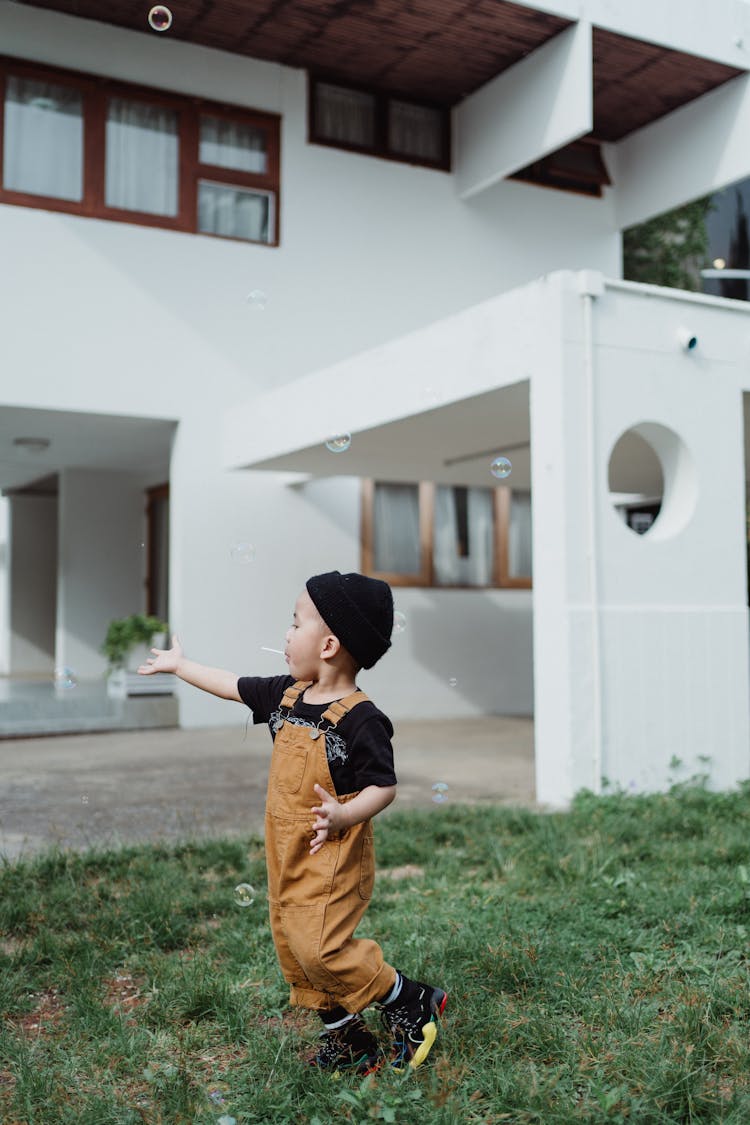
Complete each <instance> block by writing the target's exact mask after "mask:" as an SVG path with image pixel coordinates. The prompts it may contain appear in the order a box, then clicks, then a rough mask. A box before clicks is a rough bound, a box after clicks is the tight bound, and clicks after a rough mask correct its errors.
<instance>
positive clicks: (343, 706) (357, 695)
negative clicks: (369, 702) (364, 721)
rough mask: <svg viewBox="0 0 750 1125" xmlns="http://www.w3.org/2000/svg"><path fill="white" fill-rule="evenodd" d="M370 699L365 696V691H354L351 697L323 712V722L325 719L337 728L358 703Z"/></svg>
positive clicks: (340, 700)
mask: <svg viewBox="0 0 750 1125" xmlns="http://www.w3.org/2000/svg"><path fill="white" fill-rule="evenodd" d="M368 698H369V697H368V696H367V695H365V693H364V692H363V691H354V692H352V694H351V695H346V696H344V698H343V699H337V700H336V702H335V703H332V704H331V706H330V707H329V708H328V710H327V711H324V712H323V714H322V715H321V722H322V721H323V719H325V720H326V722H327V723H330V724H331V726H332V727H335V726H336V724H337V723H339V722H341V720H342V719H343V718H344V717H345V716H346V715H348V714H349V712H350V711H351V709H352V708H353V707H356V706H357V704H358V703H364V702H365V700H366V699H368Z"/></svg>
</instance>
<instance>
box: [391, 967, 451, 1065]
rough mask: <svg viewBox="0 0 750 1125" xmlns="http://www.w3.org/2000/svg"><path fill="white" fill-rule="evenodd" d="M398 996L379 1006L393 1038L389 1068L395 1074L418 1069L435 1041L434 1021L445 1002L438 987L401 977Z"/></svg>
mask: <svg viewBox="0 0 750 1125" xmlns="http://www.w3.org/2000/svg"><path fill="white" fill-rule="evenodd" d="M403 981H404V983H403V987H402V989H401V994H400V995H399V996H398V997H397V998H396V999H395V1000H394V1001H393V1002H392V1003H391V1004H384V1005H383V1021H384V1023H385V1026H386V1027H387V1028H388V1030H389V1031H390V1033H391V1035H392V1036H393V1053H392V1056H391V1066H392V1067H393V1069H394V1070H395V1071H396V1072H397V1073H401V1071H404V1070H406V1068H407V1066H410V1067H411V1068H412V1069H416V1068H417V1067H418V1066H421V1065H422V1063H423V1062H424V1060H425V1059H426V1058H427V1056H428V1055H429V1053H430V1051H431V1050H432V1045H433V1043H434V1042H435V1040H436V1039H437V1033H438V1019H439V1018H440V1016H442V1014H443V1012H444V1011H445V1005H446V1002H447V1000H448V995H447V993H445V992H443V990H442V988H432V987H431V986H430V985H429V984H420V983H419V981H415V980H407V978H406V977H404V978H403Z"/></svg>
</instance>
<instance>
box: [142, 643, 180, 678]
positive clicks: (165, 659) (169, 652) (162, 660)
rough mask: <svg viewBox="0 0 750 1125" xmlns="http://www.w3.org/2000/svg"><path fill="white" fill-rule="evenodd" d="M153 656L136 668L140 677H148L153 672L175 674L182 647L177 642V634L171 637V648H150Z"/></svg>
mask: <svg viewBox="0 0 750 1125" xmlns="http://www.w3.org/2000/svg"><path fill="white" fill-rule="evenodd" d="M151 651H152V653H153V654H154V655H153V656H150V657H149V658H148V659H147V661H146V663H145V664H141V666H140V667H139V668H138V674H139V675H140V676H150V675H151V674H152V673H153V672H176V671H177V668H178V665H179V663H180V661H181V660H182V645H181V644H180V642H179V639H178V637H177V634H176V633H175V634H174V636H173V637H172V647H171V648H152V649H151Z"/></svg>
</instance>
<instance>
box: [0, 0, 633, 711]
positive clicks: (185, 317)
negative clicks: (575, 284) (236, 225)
mask: <svg viewBox="0 0 750 1125" xmlns="http://www.w3.org/2000/svg"><path fill="white" fill-rule="evenodd" d="M0 38H2V41H3V51H4V52H5V53H7V54H11V55H16V56H19V57H25V58H36V59H40V60H43V61H45V62H47V63H55V64H58V65H61V66H69V67H73V68H77V69H80V70H83V71H86V70H89V71H92V72H96V73H107V74H111V75H112V76H115V77H119V78H121V79H124V80H134V81H137V82H140V83H143V84H146V85H154V86H158V87H163V88H166V89H171V90H175V91H182V92H185V93H193V94H200V95H203V96H206V97H214V98H217V99H220V100H223V101H228V102H235V103H237V104H240V105H249V106H253V107H256V108H258V109H263V110H271V111H276V112H281V113H282V114H283V123H282V184H281V199H282V212H281V246H280V247H279V248H277V249H274V248H269V247H263V246H250V245H243V244H241V243H237V242H231V241H223V240H220V239H215V238H208V237H203V236H194V235H184V234H177V233H173V232H168V231H160V230H154V229H146V228H140V227H137V226H132V225H128V224H118V223H109V222H104V221H98V220H88V219H84V218H80V217H75V216H67V215H63V214H59V213H58V214H55V213H51V212H45V211H41V210H30V209H29V210H25V209H22V208H14V207H9V206H4V207H0V241H1V242H2V245H3V248H4V253H5V256H6V258H7V260H9V261H12V262H13V269H12V270H6V271H4V272H3V273H2V275H0V330H1V331H2V338H3V345H4V357H5V358H4V383H3V389H2V401H3V403H5V404H7V405H24V406H31V407H34V406H39V407H53V408H55V407H57V408H60V409H67V410H82V411H93V412H97V411H98V412H103V413H122V414H134V415H139V416H156V417H164V418H174V419H176V420H178V421H179V433H178V437H177V440H176V444H175V449H174V454H173V459H172V474H171V489H172V492H171V504H172V515H171V521H172V543H173V563H172V575H171V580H172V593H171V602H172V605H171V608H170V617H171V620H172V624H173V625H174V626H175V627H176V628H178V629H179V630H180V631H181V633H182V634H183V635H184V640H185V643H186V644H187V646H188V648H189V651H191V653H192V654H193V655H195V656H197V657H198V658H199V659H203V660H208V661H210V662H216V663H220V664H222V663H223V664H225V665H227V666H229V667H236V668H237V670H238V671H240V672H241V671H246V670H248V671H252V670H254V669H257V670H259V671H266V670H267V671H268V672H272V671H274V670H275V666H274V665H273V664H272V659H273V658H271V657H269V656H268V655H264V654H260V655H261V656H262V659H263V661H264V663H263V664H262V665H260V666H259V667H258V665H257V664H256V660H255V657H256V656H258V655H259V646H260V645H261V644H269V645H272V646H273V645H274V644H276V645H277V647H280V646H278V644H277V642H278V640H279V638H280V637H283V631H284V629H285V627H286V622H287V621H288V617H289V613H290V608H291V605H292V604H293V601H294V598H295V596H296V592H297V591H298V589H299V588H300V587H301V585H302V583H303V582H304V579H305V578H306V577H308V576H309V575H310V574H311V573H315V572H317V571H321V570H326V569H332V568H337V569H340V570H349V569H355V568H357V567H358V566H359V526H358V519H357V518H356V516H355V518H354V519H353V521H352V522H351V523H350V524H348V525H345V524H344V522H343V521H341V520H339V521H338V522H336V521H335V520H334V521H332V520H331V519H329V518H328V517H325V516H323V517H321V515H320V511H319V509H320V508H321V507H323V506H324V505H323V504H322V502H321V504H320V505H318V506H317V508H316V506H315V505H313V504H311V503H309V502H308V501H307V500H306V499H305V498H304V496H303V495H302V494H300V493H296V492H295V491H294V490H292V489H289V488H288V487H287V485H286V484H285V483H284V478H282V477H276V476H269V475H268V474H264V475H259V474H258V475H255V474H249V473H237V474H231V473H227V472H225V471H223V470H222V469H221V467H220V466H221V449H220V443H219V429H220V425H221V419H222V417H223V415H224V413H225V411H226V410H227V409H231V408H232V405H233V404H235V403H238V404H239V403H244V402H252V399H253V397H254V396H255V395H256V394H257V393H258V392H259V391H260V390H262V389H264V388H266V387H268V386H271V385H278V384H280V383H285V382H289V381H290V380H292V379H293V378H295V377H297V376H299V375H301V374H303V373H305V372H307V371H310V370H312V369H315V368H318V367H320V366H323V365H325V364H327V363H330V362H333V361H335V360H338V359H341V358H343V357H345V356H347V355H350V354H352V353H354V352H358V351H361V350H364V349H366V348H369V347H371V346H373V345H376V344H379V343H381V342H384V341H387V340H389V339H391V338H393V337H395V336H398V335H400V334H402V333H404V332H407V331H410V330H412V329H413V328H415V327H418V326H420V325H423V324H426V323H430V322H432V321H433V320H436V319H438V318H440V317H442V316H444V315H445V314H448V313H451V312H454V311H456V310H457V309H460V308H463V307H468V306H469V305H471V304H473V303H475V302H476V301H479V300H482V299H483V298H486V297H488V296H490V295H492V294H495V293H497V292H500V291H503V290H506V289H509V288H511V287H512V286H515V285H517V284H519V283H521V282H524V281H527V280H529V279H531V278H533V277H535V276H537V275H539V274H540V273H544V272H546V271H548V270H550V269H554V268H556V267H559V266H591V267H594V268H598V269H601V270H603V271H605V272H610V273H612V272H614V273H617V272H618V270H619V253H620V249H619V241H620V240H619V237H618V234H617V231H616V229H615V224H614V219H613V209H612V205H611V201H610V200H609V199H608V198H605V199H603V200H590V199H585V198H583V197H579V196H575V195H565V194H562V193H558V192H551V191H546V190H544V189H539V188H533V187H528V186H526V185H523V184H520V183H503V184H499V185H497V187H495V188H492V189H490V190H488V191H486V192H484V193H483V194H482V196H481V197H480V198H478V199H476V200H474V201H470V202H461V201H460V200H459V199H458V198H457V194H456V190H455V184H454V180H453V177H452V176H450V175H446V174H444V173H440V172H433V171H429V170H425V169H419V168H413V167H409V166H407V165H402V164H399V163H395V162H392V161H382V160H377V159H373V158H369V157H362V156H356V155H352V154H350V153H346V152H343V151H337V150H335V149H331V148H325V147H321V146H313V145H309V144H307V142H306V129H307V119H306V79H305V75H304V74H303V73H302V72H299V71H292V70H285V69H283V68H279V67H276V66H270V65H268V64H264V63H260V62H254V61H252V60H249V59H242V58H236V57H234V56H230V55H225V54H222V53H219V52H215V51H210V50H207V49H203V48H197V47H194V46H191V45H189V44H185V43H179V42H177V41H176V40H169V39H168V38H165V37H153V36H152V37H149V36H144V35H137V34H134V33H130V32H126V31H123V30H121V29H117V28H112V27H106V26H105V25H99V24H90V23H84V22H83V21H78V20H75V19H74V18H72V17H65V16H59V15H56V14H54V13H50V12H45V11H43V10H41V9H35V8H33V7H30V6H26V5H13V4H7V3H0ZM256 288H260V289H263V290H265V291H266V293H267V294H268V297H269V300H268V305H267V307H266V310H265V312H262V313H254V312H252V311H251V309H250V308H249V306H248V305H247V303H246V295H247V293H248V292H249V291H250V290H252V289H256ZM39 323H44V325H45V332H44V333H40V332H39V331H38V325H39ZM462 374H463V373H462V371H460V370H456V371H455V373H454V377H455V380H456V382H457V385H460V383H461V380H462ZM304 409H305V405H304V402H299V401H296V400H295V398H294V396H293V395H292V396H290V397H289V400H288V403H287V404H286V408H285V411H282V412H280V414H279V417H278V419H277V420H276V422H275V424H276V425H278V426H279V427H283V426H284V425H285V414H287V415H289V414H292V413H294V412H299V411H304ZM92 500H93V502H94V503H95V504H96V511H97V512H100V514H101V518H104V515H105V513H104V512H102V511H101V507H100V505H101V504H102V503H103V502H102V501H101V497H99V498H98V499H96V498H92ZM354 510H355V509H354V508H352V511H354ZM79 511H80V513H81V520H83V521H84V522H85V521H87V520H88V521H90V514H89V515H87V516H86V517H84V516H83V512H82V510H81V509H79ZM321 518H322V519H323V528H324V530H323V532H322V533H321ZM81 520H79V521H77V525H76V526H78V527H79V528H80V526H81ZM72 527H73V525H71V531H70V532H68V533H66V542H67V543H69V544H70V546H71V548H74V547H75V544H74V543H72V542H71V540H72V537H73V536H72ZM238 534H243V535H246V534H247V535H249V536H250V537H251V538H253V539H254V541H255V542H256V547H257V556H256V561H255V563H254V564H252V566H251V567H248V568H247V569H245V568H240V567H237V566H235V565H234V564H232V562H231V558H230V551H231V546H232V543H233V541H234V540H235V538H236V536H237V535H238ZM83 556H84V552H83V551H79V550H77V549H76V550H75V558H76V559H77V565H80V566H81V568H82V569H81V572H80V576H79V577H78V578H76V580H75V581H76V582H77V583H78V586H77V589H78V590H79V591H82V590H83V585H84V584H85V582H86V581H88V582H91V581H92V580H94V579H95V581H96V582H97V583H100V582H101V583H103V586H102V589H103V590H105V591H108V592H107V593H106V597H105V600H107V602H108V604H107V613H106V614H105V612H104V610H105V606H104V604H103V603H102V604H101V606H100V611H94V609H93V607H91V611H90V613H89V612H88V611H87V614H88V615H87V616H86V618H85V621H84V624H83V625H80V626H77V627H76V628H77V629H80V630H82V635H81V636H78V635H75V636H73V635H70V637H69V640H66V641H65V645H64V648H65V653H66V656H65V662H66V663H69V664H70V665H71V666H73V667H74V668H75V667H76V663H77V664H79V665H80V667H78V668H76V671H77V673H78V674H79V675H82V674H88V672H87V671H86V670H87V669H90V670H91V671H92V672H93V671H94V670H95V669H96V668H98V667H99V658H98V657H97V656H96V653H95V647H96V646H95V637H96V639H97V644H98V638H99V635H100V631H101V627H102V623H103V619H104V617H105V616H111V615H112V613H111V610H112V608H113V603H114V599H115V591H114V590H113V589H110V588H109V587H108V582H109V579H108V578H107V577H106V575H105V576H102V574H101V570H102V569H103V568H101V567H99V566H98V565H97V566H96V568H94V558H95V556H91V557H89V558H88V559H87V558H85V557H83ZM67 565H68V566H69V565H70V564H69V563H68V564H67ZM94 570H95V573H94ZM120 577H121V578H122V577H123V576H122V575H121V576H120ZM71 581H72V579H71ZM66 597H67V594H66ZM472 597H473V595H467V599H468V600H467V604H466V607H464V605H463V604H462V603H461V601H460V600H457V599H455V598H451V597H450V596H446V595H445V594H441V595H440V598H439V599H438V597H437V595H435V597H434V598H433V597H427V596H425V598H424V599H422V600H420V599H418V598H417V599H416V600H415V602H414V610H413V612H414V614H415V624H414V632H413V634H412V637H411V639H410V638H409V635H408V634H407V635H405V637H404V638H402V639H403V640H404V641H405V644H404V645H403V646H402V649H401V656H399V657H398V658H396V657H395V656H393V654H392V656H391V658H390V659H391V660H392V661H393V663H392V664H391V668H392V669H393V671H392V672H386V669H387V667H388V666H387V664H385V663H384V665H383V669H384V670H383V672H382V675H383V676H388V677H390V679H389V680H388V684H389V685H390V684H391V683H394V684H397V685H398V692H397V703H396V709H397V710H400V711H402V713H406V712H407V711H408V710H409V709H410V708H412V709H413V708H414V707H419V709H420V711H422V712H423V713H425V714H427V713H436V712H437V711H440V710H442V709H445V712H444V713H449V712H450V713H467V712H468V711H469V710H481V709H489V710H492V709H495V707H499V706H504V705H505V700H506V699H507V700H509V703H508V706H509V707H511V706H512V707H513V709H518V710H520V711H525V710H528V707H529V701H528V683H527V687H526V690H525V694H524V691H521V690H520V688H519V690H518V693H517V692H516V688H514V687H513V684H514V683H515V682H516V681H515V679H514V676H515V673H514V672H508V676H509V679H508V685H509V686H508V688H507V690H506V689H500V688H498V687H497V686H496V685H495V684H494V683H490V682H489V680H488V681H487V682H485V683H484V685H483V686H482V688H481V691H479V690H478V689H476V687H475V688H472V689H471V690H470V689H469V687H468V681H469V679H470V677H469V675H468V665H467V664H466V663H465V659H466V652H465V651H464V649H463V647H462V648H461V651H460V654H459V653H457V656H456V660H455V661H453V660H451V661H449V663H451V664H452V663H456V664H458V665H459V667H457V668H455V669H449V668H447V669H445V670H444V669H443V668H442V666H438V667H435V666H433V665H432V663H430V662H428V663H425V664H422V663H421V661H422V659H423V658H424V657H425V653H424V651H422V652H420V648H421V649H422V650H424V648H425V646H424V644H423V642H422V641H421V640H420V636H421V635H422V626H420V631H419V632H418V631H417V625H416V622H417V621H418V620H421V621H422V620H423V621H426V620H427V618H426V617H422V616H420V615H422V614H424V612H425V610H426V607H430V610H431V609H432V606H433V605H434V606H435V607H437V606H438V605H439V607H440V612H441V613H443V614H444V620H445V626H446V630H450V629H454V628H455V629H457V630H458V629H460V625H461V622H462V621H463V620H465V619H466V617H467V615H469V616H470V615H471V611H470V609H469V608H468V605H469V601H470V600H471V598H472ZM480 597H481V596H480ZM519 598H520V600H522V599H523V595H519ZM527 600H528V599H527ZM491 602H492V607H493V613H494V612H495V610H497V611H498V612H499V613H500V614H501V616H502V620H503V622H506V621H507V622H509V621H511V620H512V621H513V622H514V624H513V625H512V626H511V625H510V624H508V628H509V629H510V630H511V632H512V633H513V635H514V636H515V635H516V624H515V623H516V617H515V616H514V614H515V608H513V610H512V612H511V611H510V609H509V608H508V605H507V604H506V602H505V601H504V600H503V598H502V597H501V596H500V595H497V596H495V595H493V596H492V598H491ZM83 604H84V602H83V598H82V596H80V594H76V595H75V599H74V601H73V602H72V603H71V605H75V606H78V607H82V606H83ZM128 604H129V603H128ZM475 604H476V603H475ZM517 604H518V603H517V601H516V600H514V601H513V607H515V606H516V605H517ZM70 611H71V606H68V608H67V610H66V613H67V617H66V624H65V625H64V629H63V632H64V633H67V632H69V631H70V630H73V628H74V626H73V622H72V618H71V616H70ZM123 611H126V610H123ZM118 612H119V611H118ZM97 613H99V616H97ZM521 617H523V615H521ZM430 620H432V619H430ZM430 627H431V626H430ZM424 628H425V629H426V628H427V626H426V625H425V626H424ZM529 628H530V626H529V619H528V610H527V614H526V618H525V623H521V619H520V617H519V619H518V637H519V640H518V641H517V642H516V641H515V640H514V641H513V645H512V647H516V644H517V646H518V651H519V652H522V653H523V657H522V659H521V661H520V666H523V665H524V662H525V664H526V667H527V668H528V665H529V661H530V657H529V648H530V640H529ZM427 635H428V636H429V635H431V634H430V633H429V630H428V631H427ZM426 647H429V648H430V649H431V652H430V654H429V656H430V661H431V660H432V655H433V652H432V646H431V645H430V646H426ZM504 651H505V650H504ZM459 655H460V659H459ZM503 659H504V658H503ZM397 660H398V661H403V662H402V663H397ZM501 665H502V659H501ZM396 669H398V671H396ZM377 675H378V676H380V675H381V673H380V672H379V671H378V673H377ZM446 675H447V676H448V677H450V676H452V675H455V676H456V678H458V680H459V682H461V681H466V684H467V686H466V688H465V690H464V691H463V692H461V691H460V690H456V691H450V690H448V691H446V690H445V688H444V679H445V677H446ZM374 676H375V673H373V683H374V682H375V680H374ZM502 678H503V677H502V676H499V677H498V680H499V681H500V680H502ZM383 682H384V683H385V681H383ZM404 684H411V685H412V691H411V694H409V692H408V691H407V690H406V689H405V688H403V687H402V686H401V685H404ZM415 700H416V702H414V701H415ZM228 715H229V712H228V711H227V709H226V706H224V707H222V705H221V704H218V703H215V702H214V701H211V700H208V699H206V698H203V697H200V696H198V694H197V693H195V692H192V693H191V692H187V693H184V694H183V699H182V719H183V721H184V722H185V723H187V724H193V725H194V724H198V723H204V722H211V723H213V722H226V721H228ZM238 721H239V720H238Z"/></svg>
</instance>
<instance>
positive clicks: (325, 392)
mask: <svg viewBox="0 0 750 1125" xmlns="http://www.w3.org/2000/svg"><path fill="white" fill-rule="evenodd" d="M545 293H546V283H545V282H544V281H541V282H536V283H534V284H532V285H528V286H524V287H521V288H519V289H515V290H513V291H511V292H509V293H504V294H502V295H501V296H499V297H495V298H492V299H491V300H489V301H485V302H483V303H482V304H480V305H477V306H474V307H473V308H470V309H466V310H464V311H462V312H460V313H457V314H455V315H454V316H450V317H447V318H446V319H444V320H441V321H439V322H437V323H435V324H432V325H430V326H428V327H427V328H424V329H420V330H419V331H416V332H413V333H410V334H409V335H407V336H403V337H401V338H399V339H397V340H394V341H393V342H390V343H388V344H386V345H384V346H382V347H379V348H374V349H372V350H371V351H368V352H365V353H363V354H361V355H358V356H353V357H352V358H350V359H347V360H345V361H343V362H341V363H337V364H335V365H333V366H332V367H328V368H325V369H323V370H321V371H317V372H313V373H311V374H309V375H306V376H304V377H303V378H301V379H298V380H295V382H294V383H293V384H292V385H291V386H286V387H281V388H278V389H276V390H273V391H271V392H269V393H267V394H265V395H264V396H262V397H260V398H256V399H253V400H252V401H251V402H249V403H247V404H246V405H244V404H243V405H240V406H236V407H234V408H232V410H231V411H230V412H229V413H228V414H227V416H226V418H225V431H224V432H225V441H224V449H225V457H224V462H225V465H226V466H227V467H228V468H233V469H239V468H252V469H263V470H275V471H289V472H297V473H307V474H310V475H313V476H362V477H368V476H377V478H378V479H379V480H390V481H416V480H426V479H430V480H435V481H437V482H438V483H450V484H464V485H482V484H487V483H488V481H489V483H492V477H491V475H490V464H491V462H492V460H493V458H494V456H495V455H496V454H506V455H507V456H508V457H509V458H510V459H511V461H512V464H513V484H514V487H516V488H529V487H530V460H529V441H530V428H529V385H530V378H531V373H532V371H533V369H534V366H535V364H537V363H538V362H540V361H539V358H538V353H539V333H538V324H539V316H540V308H541V302H543V301H544V300H545ZM339 434H350V435H351V437H352V441H351V446H350V448H349V449H348V450H346V451H345V452H342V453H332V452H330V451H329V449H328V448H327V446H326V442H327V440H328V439H330V438H331V437H332V436H335V435H339Z"/></svg>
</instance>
